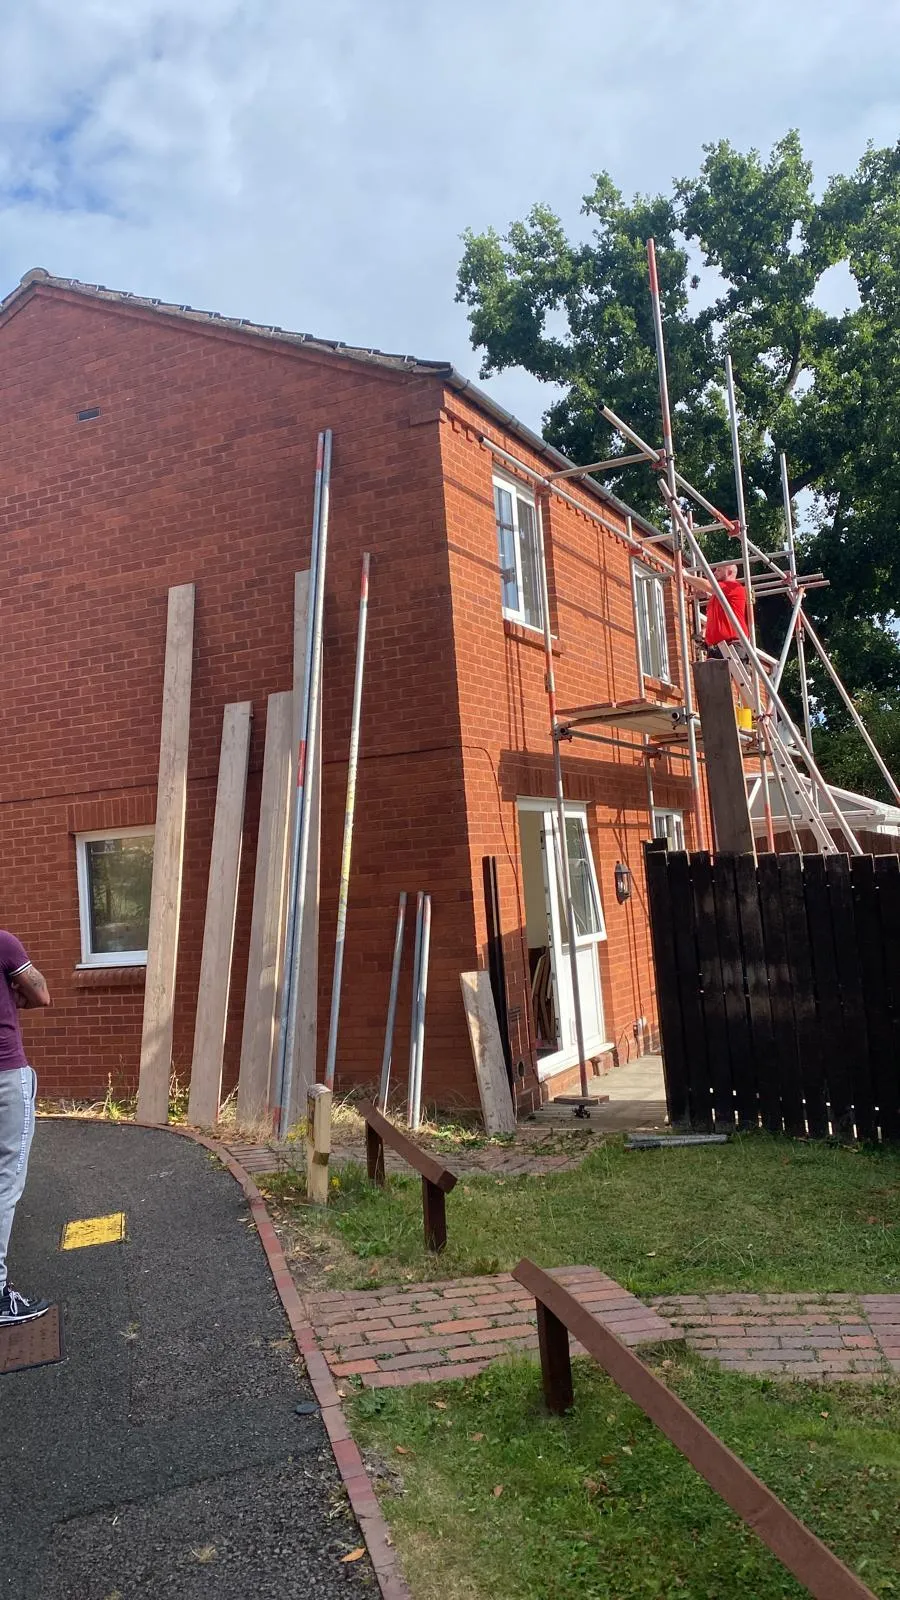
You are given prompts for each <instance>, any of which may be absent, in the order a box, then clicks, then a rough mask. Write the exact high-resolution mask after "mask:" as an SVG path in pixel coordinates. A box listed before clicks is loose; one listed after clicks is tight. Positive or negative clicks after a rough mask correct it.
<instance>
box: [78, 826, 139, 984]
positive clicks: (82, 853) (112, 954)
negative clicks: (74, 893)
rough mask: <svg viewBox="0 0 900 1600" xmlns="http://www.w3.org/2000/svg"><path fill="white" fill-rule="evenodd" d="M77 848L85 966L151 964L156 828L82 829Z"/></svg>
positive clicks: (82, 958) (79, 901) (82, 957)
mask: <svg viewBox="0 0 900 1600" xmlns="http://www.w3.org/2000/svg"><path fill="white" fill-rule="evenodd" d="M75 850H76V864H77V870H78V910H79V916H80V921H81V965H82V966H83V967H140V966H146V964H147V938H148V930H149V926H150V884H151V880H152V877H153V829H152V828H107V829H106V830H105V831H104V832H102V833H79V834H77V835H76V839H75Z"/></svg>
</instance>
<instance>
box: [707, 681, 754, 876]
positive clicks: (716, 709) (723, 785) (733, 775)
mask: <svg viewBox="0 0 900 1600" xmlns="http://www.w3.org/2000/svg"><path fill="white" fill-rule="evenodd" d="M694 683H695V684H696V686H697V706H698V709H699V712H700V724H701V727H702V729H703V751H704V755H705V757H706V783H707V787H708V789H709V802H710V806H711V808H712V814H713V822H714V824H715V829H716V850H717V852H720V853H722V854H725V855H752V854H753V850H754V841H753V829H752V827H751V825H750V808H749V806H748V804H747V785H746V783H745V781H744V761H743V757H742V754H741V741H740V735H739V734H738V726H737V717H736V715H735V709H734V698H733V695H732V692H731V674H730V673H729V671H728V662H727V661H722V660H717V659H715V658H712V657H711V658H710V660H709V661H697V662H695V664H694Z"/></svg>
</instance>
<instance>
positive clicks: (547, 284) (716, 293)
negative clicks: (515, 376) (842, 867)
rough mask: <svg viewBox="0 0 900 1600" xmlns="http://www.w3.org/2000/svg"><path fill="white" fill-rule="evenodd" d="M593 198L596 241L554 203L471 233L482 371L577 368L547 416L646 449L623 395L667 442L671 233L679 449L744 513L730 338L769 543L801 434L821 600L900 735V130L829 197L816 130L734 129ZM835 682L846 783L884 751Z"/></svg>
mask: <svg viewBox="0 0 900 1600" xmlns="http://www.w3.org/2000/svg"><path fill="white" fill-rule="evenodd" d="M582 209H583V214H584V216H585V217H586V218H588V219H589V222H590V232H589V234H588V237H587V238H584V239H582V240H580V241H573V240H571V239H569V238H568V237H567V235H566V232H565V230H564V228H563V226H562V224H561V222H560V220H559V218H558V217H557V216H556V215H555V214H554V213H553V212H552V211H551V210H550V209H549V208H548V207H547V206H543V205H538V206H535V207H534V208H533V209H532V210H531V211H530V212H529V214H528V216H527V217H526V218H525V220H524V221H521V222H515V223H513V224H512V225H511V226H510V228H509V229H508V231H507V232H506V233H505V234H504V235H502V236H501V235H500V234H498V233H497V232H496V231H495V230H493V229H489V230H488V231H487V232H486V233H483V234H480V235H475V234H473V233H471V232H469V233H467V234H466V235H465V250H464V254H463V257H462V261H461V264H460V269H459V281H458V299H460V300H461V301H463V302H465V303H466V304H467V305H468V307H469V314H470V322H471V337H472V343H473V345H474V346H475V347H476V349H480V350H481V351H482V353H483V359H482V368H481V371H482V376H484V377H488V376H491V375H492V374H494V373H497V372H500V371H503V370H504V369H506V368H509V367H512V366H521V367H524V368H525V369H526V370H527V371H529V372H531V373H533V374H534V375H535V376H536V377H538V378H541V379H544V380H546V381H547V382H552V383H554V384H557V385H560V386H562V389H563V393H562V395H561V397H560V398H559V399H557V400H556V401H554V403H553V404H552V405H550V407H549V409H548V411H547V413H546V415H545V418H544V431H545V434H546V437H547V438H548V439H549V440H550V441H551V442H552V443H553V444H555V445H557V446H558V447H559V448H560V449H562V450H564V451H565V452H566V453H567V454H568V455H569V456H571V457H572V459H573V460H576V461H590V460H596V459H598V458H601V457H605V456H608V455H612V454H614V453H616V452H617V451H618V450H620V449H625V448H627V447H625V446H623V445H622V442H621V440H620V439H619V438H618V436H617V435H615V434H613V433H612V432H611V430H610V428H609V426H608V425H607V424H606V423H605V422H604V420H603V418H602V416H601V414H600V408H601V406H602V405H603V404H604V403H606V404H608V405H610V406H611V407H612V408H613V410H615V411H617V412H618V413H619V414H620V415H621V416H622V417H624V418H625V419H627V420H628V421H629V422H631V423H632V425H633V426H634V427H636V429H637V430H638V432H639V433H641V434H642V435H643V436H644V437H645V438H649V439H651V440H657V439H658V438H659V433H660V429H659V400H658V389H657V379H656V359H655V350H654V341H653V324H652V312H651V304H650V297H649V291H648V282H647V264H646V240H647V238H648V237H651V236H652V237H653V238H654V239H655V241H656V250H657V264H658V270H659V278H660V289H661V293H662V299H663V314H664V328H665V337H666V349H667V359H668V370H669V383H670V391H671V399H672V405H673V423H674V430H675V446H676V452H677V457H678V463H679V466H680V468H681V470H682V471H683V472H684V473H685V475H686V476H687V477H688V478H689V479H691V480H692V481H693V482H694V483H696V484H697V486H698V487H700V488H702V489H703V490H704V491H705V492H706V493H707V495H708V496H709V497H710V498H711V499H713V500H714V501H715V502H716V504H718V505H720V506H721V507H722V509H723V510H724V511H726V512H728V513H729V514H732V515H733V514H734V512H735V509H736V507H735V496H734V482H733V475H732V465H731V442H730V435H729V429H728V416H727V409H726V403H725V393H724V376H723V374H724V358H725V353H726V351H729V350H730V352H731V356H732V361H733V364H734V371H735V383H736V386H737V390H738V401H739V406H740V410H741V451H742V457H743V466H744V476H745V487H746V494H747V506H748V519H749V522H750V526H751V535H752V537H754V538H755V540H756V541H757V543H759V544H760V545H763V546H764V547H767V548H772V547H774V546H775V545H779V544H780V543H781V541H782V510H781V483H780V475H779V467H778V454H779V452H780V451H781V450H784V451H785V452H786V455H787V458H788V462H789V468H790V477H791V488H792V493H794V494H795V495H796V494H799V493H800V492H801V491H804V490H806V491H808V494H807V497H806V499H805V500H804V502H803V503H804V505H806V506H807V508H808V512H809V514H808V516H807V518H806V526H805V528H804V530H803V532H802V533H801V536H800V543H801V548H802V560H803V563H804V564H805V566H806V567H807V569H818V568H822V570H824V571H825V573H826V575H827V576H828V578H829V579H830V585H831V586H830V587H829V588H827V589H821V590H817V591H814V592H813V593H811V594H810V597H809V610H810V613H811V615H812V617H813V620H814V621H815V622H816V625H817V626H818V627H819V629H820V632H821V633H822V634H823V636H824V638H825V640H826V642H827V644H828V647H829V650H830V653H831V654H832V656H833V658H834V660H835V661H836V664H837V666H838V669H839V671H840V673H841V675H842V677H843V679H844V681H845V682H846V683H847V685H848V687H849V688H850V689H851V691H852V692H853V693H854V694H857V695H860V696H862V698H863V700H864V701H865V705H866V708H867V710H868V712H869V713H870V714H872V715H874V716H875V718H876V720H877V721H878V722H879V725H880V726H882V731H883V733H884V736H885V737H886V738H887V740H888V743H889V744H891V745H892V747H893V745H894V744H895V743H896V746H897V748H898V750H900V713H895V712H894V702H895V701H896V699H897V698H898V691H900V630H898V627H897V617H896V612H897V608H898V596H900V538H898V526H900V321H898V307H900V145H898V146H897V147H896V148H894V149H884V150H876V149H872V148H869V149H868V150H867V151H866V153H865V155H864V156H863V158H862V160H861V161H860V163H859V166H858V167H857V169H856V171H855V172H854V173H852V174H851V175H850V176H849V177H840V176H838V177H833V178H831V179H830V180H829V182H828V183H827V185H826V186H825V188H824V191H823V192H822V193H820V194H818V193H817V191H816V189H815V187H814V182H813V173H812V168H811V166H810V164H809V162H808V161H807V160H806V158H805V156H804V153H803V149H802V146H801V143H800V139H799V136H798V135H797V133H796V132H791V133H788V134H787V135H786V136H785V137H784V138H783V139H780V140H779V141H778V142H777V143H776V144H775V146H774V147H773V149H772V151H771V153H770V155H769V157H768V159H765V160H764V159H763V158H762V157H761V156H760V154H759V153H758V152H757V151H755V150H751V151H749V152H747V153H742V152H740V151H738V150H736V149H734V148H733V146H732V145H730V144H729V143H728V142H727V141H722V142H721V143H719V144H716V145H709V146H706V147H705V159H704V161H703V163H702V166H701V168H700V171H699V173H698V174H697V176H696V177H694V178H685V179H681V180H679V181H677V182H675V183H674V184H673V186H672V189H671V192H670V193H669V194H666V195H657V196H655V197H653V198H651V197H648V196H636V197H635V198H634V199H632V200H631V201H626V200H625V199H624V197H623V195H622V194H621V192H620V191H619V190H618V189H617V188H616V186H615V184H614V183H613V181H612V179H611V177H610V176H609V174H607V173H600V174H599V175H598V176H597V177H596V178H595V180H594V187H593V189H592V190H591V192H590V193H589V194H588V195H586V196H585V198H584V202H583V208H582ZM839 265H842V266H843V269H844V271H845V272H848V273H849V274H851V275H852V279H853V280H854V282H855V285H856V290H857V293H858V302H859V303H858V304H855V305H853V306H852V307H850V308H848V309H847V310H845V311H843V312H842V313H841V314H838V315H835V314H832V313H829V312H828V311H826V310H824V309H823V307H822V304H821V301H822V299H823V296H822V294H821V293H820V289H821V286H822V280H823V276H824V275H825V274H826V273H827V272H828V271H829V269H830V268H834V267H837V266H839ZM848 298H850V296H849V295H848ZM854 298H855V297H854ZM610 486H611V487H614V488H615V490H616V492H617V493H619V494H621V495H622V496H623V498H624V499H626V500H628V501H629V503H631V504H632V505H634V506H635V507H637V508H638V509H640V510H643V511H644V512H645V513H647V514H649V515H652V516H654V517H657V518H658V516H659V504H658V496H657V491H656V488H655V485H654V483H653V481H652V474H650V473H649V472H647V471H646V469H644V468H642V467H630V468H625V469H623V471H622V472H621V474H618V475H616V476H613V477H611V478H610ZM721 548H722V547H721V545H719V546H718V547H717V548H716V553H719V552H720V551H721ZM784 608H785V602H783V601H781V600H776V601H772V602H766V603H764V607H763V612H764V615H763V625H764V627H768V628H770V629H772V630H773V631H774V632H776V633H777V632H778V631H779V630H783V623H784ZM766 613H767V615H766ZM814 682H815V690H816V703H817V706H818V710H819V716H820V719H821V721H822V726H823V732H822V739H823V746H822V748H823V754H824V753H827V756H828V758H829V760H830V763H831V769H832V772H833V775H834V777H835V779H836V780H838V781H840V780H841V779H842V778H843V779H844V780H846V779H847V778H848V777H850V776H857V775H858V770H859V771H863V770H865V769H864V768H862V767H859V768H858V763H857V764H856V765H854V762H855V760H856V757H855V755H854V754H853V750H852V747H851V745H850V744H849V742H848V741H847V740H846V739H845V738H844V737H843V735H844V729H845V726H846V713H845V712H844V711H843V710H842V708H841V707H840V705H839V702H838V701H837V698H836V696H835V694H834V691H833V690H832V688H831V686H830V685H829V683H828V682H827V680H826V679H825V677H824V676H822V675H819V676H816V677H815V679H814ZM892 716H896V718H897V729H896V732H897V738H896V741H895V740H894V738H893V734H892V732H891V730H892V729H893V723H892V722H891V718H892ZM885 718H887V721H888V724H889V725H890V726H889V727H885V726H884V719H885ZM848 751H849V752H850V753H849V754H848V753H847V752H848ZM857 769H858V770H857ZM872 787H876V785H875V784H874V783H873V785H872Z"/></svg>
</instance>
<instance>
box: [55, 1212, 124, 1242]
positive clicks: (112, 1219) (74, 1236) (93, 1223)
mask: <svg viewBox="0 0 900 1600" xmlns="http://www.w3.org/2000/svg"><path fill="white" fill-rule="evenodd" d="M124 1237H125V1213H124V1211H112V1212H110V1214H109V1216H108V1217H84V1218H82V1219H81V1220H79V1221H78V1222H67V1223H66V1225H65V1227H64V1228H63V1236H62V1243H61V1245H60V1249H61V1250H81V1249H83V1248H84V1246H85V1245H88V1244H117V1243H118V1242H119V1240H121V1239H124Z"/></svg>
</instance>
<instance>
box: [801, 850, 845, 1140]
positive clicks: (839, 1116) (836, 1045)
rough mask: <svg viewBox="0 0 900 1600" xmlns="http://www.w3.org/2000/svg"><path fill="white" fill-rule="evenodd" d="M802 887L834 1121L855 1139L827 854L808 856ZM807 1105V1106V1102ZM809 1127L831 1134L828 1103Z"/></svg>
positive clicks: (841, 1131)
mask: <svg viewBox="0 0 900 1600" xmlns="http://www.w3.org/2000/svg"><path fill="white" fill-rule="evenodd" d="M803 892H804V895H805V898H806V921H807V926H808V928H809V939H810V948H811V950H812V962H813V977H814V982H815V995H816V1005H817V1007H818V1011H819V1019H820V1025H821V1031H822V1035H823V1037H824V1038H825V1039H827V1040H828V1041H830V1044H829V1051H828V1058H827V1060H826V1063H825V1079H826V1084H827V1090H828V1094H827V1098H828V1103H829V1105H830V1108H831V1126H832V1129H833V1131H834V1134H835V1136H836V1137H837V1138H838V1139H848V1138H849V1139H852V1137H853V1091H852V1087H851V1083H850V1068H849V1064H848V1059H847V1040H846V1037H845V1033H844V1008H843V1006H842V1004H841V991H840V985H839V983H838V973H837V959H836V957H835V952H834V928H833V924H832V918H831V899H830V896H829V892H828V878H827V876H826V873H825V857H824V856H819V855H816V856H812V855H810V856H804V858H803ZM807 1109H808V1110H809V1107H808V1108H807ZM809 1131H810V1133H814V1134H818V1135H820V1136H822V1135H825V1134H827V1132H828V1125H827V1119H826V1116H825V1110H824V1106H823V1107H822V1115H821V1118H819V1117H818V1114H817V1108H816V1110H815V1111H814V1112H811V1113H810V1122H809Z"/></svg>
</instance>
